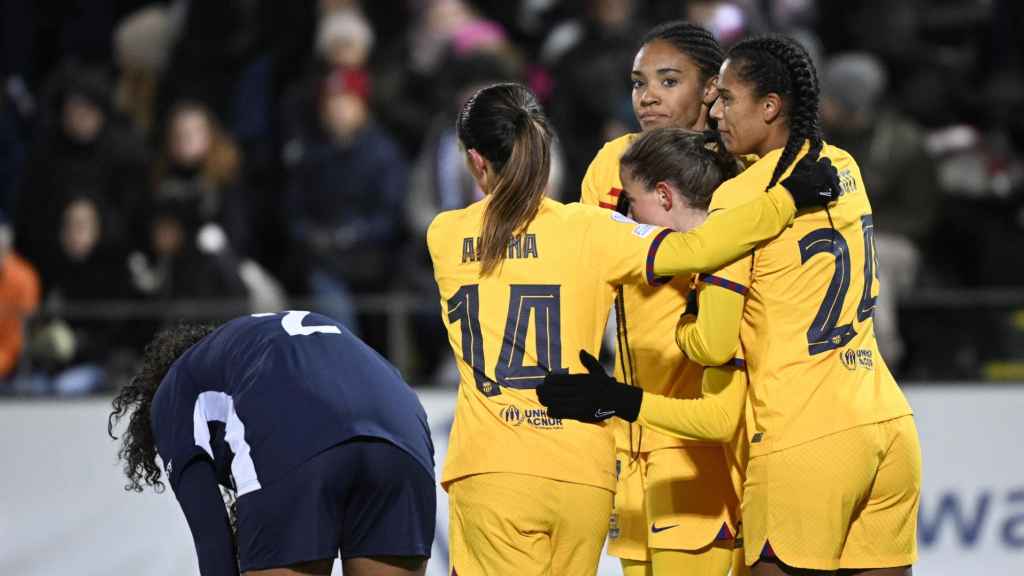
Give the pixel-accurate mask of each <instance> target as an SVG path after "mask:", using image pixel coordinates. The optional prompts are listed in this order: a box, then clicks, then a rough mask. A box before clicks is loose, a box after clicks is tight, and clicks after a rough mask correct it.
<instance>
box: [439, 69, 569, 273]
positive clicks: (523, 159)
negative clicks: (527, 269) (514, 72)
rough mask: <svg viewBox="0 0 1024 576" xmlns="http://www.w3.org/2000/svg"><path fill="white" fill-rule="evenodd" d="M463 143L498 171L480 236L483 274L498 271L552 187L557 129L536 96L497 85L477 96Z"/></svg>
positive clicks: (465, 114)
mask: <svg viewBox="0 0 1024 576" xmlns="http://www.w3.org/2000/svg"><path fill="white" fill-rule="evenodd" d="M456 128H457V131H458V133H459V140H461V141H462V144H463V146H464V147H465V148H466V149H467V150H468V149H475V150H477V152H479V153H480V154H481V155H482V156H483V157H484V158H486V159H487V160H488V161H490V163H491V166H492V168H493V169H494V172H495V180H494V185H493V187H492V188H491V189H490V190H488V191H486V192H488V195H489V197H490V198H489V200H488V204H487V208H486V209H485V211H484V220H483V230H482V232H481V235H480V262H481V266H482V268H481V273H482V275H484V276H487V275H489V274H491V273H492V272H494V269H495V268H497V267H498V266H499V265H500V264H501V263H502V262H503V261H504V260H505V257H506V255H507V254H508V245H509V241H511V240H512V238H513V236H514V235H516V234H519V233H521V232H522V231H523V230H525V229H526V227H527V226H529V224H530V222H532V221H533V219H534V217H536V216H537V211H538V210H539V209H540V203H541V200H542V199H543V197H544V192H545V190H546V189H547V184H548V175H549V173H550V170H551V140H552V138H553V134H552V130H551V127H550V125H549V124H548V121H547V118H546V117H545V116H544V113H543V111H542V110H541V108H540V105H538V104H537V101H536V99H535V98H534V96H533V94H532V93H530V91H529V90H528V89H526V88H525V87H524V86H522V85H519V84H497V85H494V86H489V87H487V88H484V89H482V90H480V91H479V92H477V93H476V94H475V95H473V97H472V98H470V99H469V101H467V102H466V105H465V107H464V108H463V110H462V113H461V114H460V115H459V120H458V123H457V126H456Z"/></svg>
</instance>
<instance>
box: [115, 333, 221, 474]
mask: <svg viewBox="0 0 1024 576" xmlns="http://www.w3.org/2000/svg"><path fill="white" fill-rule="evenodd" d="M214 329H216V326H213V325H210V324H179V325H177V326H174V327H172V328H168V329H166V330H163V331H161V332H159V333H158V334H157V335H156V336H155V337H154V338H153V340H152V342H150V343H149V344H148V345H147V346H146V350H145V352H143V354H142V365H141V366H140V367H139V369H138V371H137V372H136V373H135V376H133V377H132V379H131V381H130V382H129V383H128V384H126V385H125V386H124V387H122V388H121V390H120V391H119V392H118V394H117V396H116V397H115V398H114V401H113V402H112V406H113V411H111V413H110V416H109V417H108V418H107V434H109V435H110V437H111V438H113V439H115V440H117V439H118V437H117V435H116V434H114V428H115V427H116V426H117V424H118V423H119V422H120V421H121V419H122V418H124V417H125V416H126V415H127V416H128V427H127V428H126V429H125V431H124V434H123V435H122V436H121V447H120V448H119V449H118V451H117V457H118V460H121V461H123V462H124V473H125V476H127V477H128V483H127V484H125V487H124V489H125V490H131V491H135V492H142V490H143V488H144V487H145V486H152V487H153V489H154V490H155V491H157V492H162V491H163V489H164V484H163V482H161V481H160V467H159V466H157V463H156V456H157V454H156V441H155V439H154V438H153V425H152V420H151V417H150V408H151V406H152V404H153V396H155V395H156V390H157V388H158V387H159V386H160V382H161V381H162V380H163V379H164V375H166V374H167V370H168V369H170V367H171V364H173V363H174V361H175V360H177V359H178V357H179V356H181V355H182V354H183V353H184V352H185V351H186V350H188V349H189V348H190V347H192V345H193V344H195V343H196V342H199V341H200V340H202V339H203V338H204V337H205V336H206V335H207V334H209V333H210V332H213V331H214Z"/></svg>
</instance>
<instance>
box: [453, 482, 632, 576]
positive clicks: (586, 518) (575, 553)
mask: <svg viewBox="0 0 1024 576" xmlns="http://www.w3.org/2000/svg"><path fill="white" fill-rule="evenodd" d="M611 505H612V493H611V492H609V491H608V490H605V489H603V488H598V487H596V486H587V485H584V484H573V483H571V482H562V481H559V480H551V479H549V478H541V477H539V476H528V475H525V474H510V473H489V474H477V475H475V476H467V477H465V478H460V479H458V480H456V481H454V482H452V483H451V484H450V485H449V486H448V514H449V527H448V530H449V537H450V543H449V544H450V547H451V549H450V557H451V564H450V566H449V573H450V574H453V575H455V574H458V575H459V576H475V575H478V574H481V575H483V574H513V573H514V574H517V575H522V576H542V575H543V576H547V575H548V574H565V575H567V576H592V575H593V574H595V573H596V572H597V565H598V562H599V561H600V558H601V549H602V547H603V546H604V539H605V534H606V533H607V530H608V514H609V513H610V512H611Z"/></svg>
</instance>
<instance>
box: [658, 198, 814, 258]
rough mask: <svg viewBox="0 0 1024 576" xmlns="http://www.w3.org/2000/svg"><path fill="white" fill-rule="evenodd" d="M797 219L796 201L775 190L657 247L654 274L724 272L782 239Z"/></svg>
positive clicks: (722, 212) (668, 238) (711, 216)
mask: <svg viewBox="0 0 1024 576" xmlns="http://www.w3.org/2000/svg"><path fill="white" fill-rule="evenodd" d="M795 215H796V206H795V205H794V204H793V197H792V196H790V195H789V192H787V191H786V189H785V188H783V187H782V186H775V187H774V188H772V189H771V190H769V191H768V193H767V194H765V195H763V196H760V197H758V198H757V199H756V200H752V201H750V202H747V203H745V204H742V205H740V206H737V207H735V208H729V209H726V210H720V211H716V212H714V213H712V214H711V215H710V216H709V217H708V219H707V221H706V222H704V224H702V225H701V226H698V227H697V228H694V229H693V230H690V231H689V232H675V233H672V234H669V235H668V236H667V237H666V238H664V240H663V241H662V242H661V243H660V245H659V246H657V247H656V252H655V254H654V258H653V266H652V268H653V270H652V273H653V275H654V276H675V275H678V274H691V273H694V272H708V271H711V270H717V269H719V268H722V267H723V266H725V265H726V264H728V263H730V262H732V261H734V260H736V259H737V258H739V257H740V256H743V255H744V254H747V253H748V252H750V251H751V250H753V249H754V247H755V246H757V245H758V244H760V243H761V242H764V241H765V240H769V239H771V238H774V237H776V236H778V235H779V233H780V232H782V230H783V229H784V228H785V227H786V226H787V225H789V223H790V222H792V221H793V217H794V216H795Z"/></svg>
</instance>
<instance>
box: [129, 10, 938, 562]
mask: <svg viewBox="0 0 1024 576" xmlns="http://www.w3.org/2000/svg"><path fill="white" fill-rule="evenodd" d="M631 77H632V86H633V92H632V94H633V108H634V112H635V113H636V116H637V119H638V121H639V123H640V126H641V132H639V133H636V134H628V135H625V136H622V137H620V138H618V139H616V140H613V141H611V142H608V143H607V144H606V145H605V146H604V147H603V148H602V149H601V150H600V152H598V154H597V156H596V157H595V159H594V160H593V162H592V163H591V165H590V168H589V170H588V171H587V173H586V176H585V178H584V180H583V182H582V186H581V192H582V194H581V197H580V202H579V203H571V204H563V203H560V202H557V201H554V200H552V199H549V198H547V197H546V196H545V192H546V189H547V184H548V176H549V172H550V167H551V154H552V142H553V139H554V137H555V135H554V131H553V129H552V128H551V126H550V124H549V122H548V120H547V118H546V117H545V115H544V113H543V111H542V110H541V108H540V107H539V105H538V104H537V102H536V100H535V98H534V96H533V94H531V93H530V91H529V90H528V89H527V88H526V87H524V86H522V85H519V84H498V85H493V86H489V87H486V88H483V89H481V90H479V91H478V92H476V93H475V94H474V95H473V96H472V97H471V98H470V99H469V100H468V101H467V102H466V104H465V106H464V108H463V110H462V112H461V114H460V115H459V117H458V120H457V123H456V132H457V135H458V139H459V142H460V144H461V147H462V149H463V150H464V152H465V159H466V164H467V167H468V169H469V171H470V173H471V174H472V176H473V178H474V180H475V181H476V183H477V185H478V186H479V187H480V189H481V190H482V191H483V192H484V195H485V196H484V198H483V199H482V200H480V201H478V202H476V203H474V204H471V205H470V206H468V207H466V208H464V209H460V210H452V211H448V212H443V213H441V214H439V215H438V216H437V217H436V218H435V219H434V221H433V223H432V224H431V226H430V228H429V230H428V232H427V238H426V240H427V245H428V248H429V251H430V257H431V259H432V262H433V266H434V275H435V279H436V282H437V286H438V289H439V292H440V305H441V316H442V319H443V321H444V323H445V325H446V327H447V334H448V340H449V343H450V344H451V348H452V351H453V354H454V355H455V359H456V363H457V366H458V371H459V377H460V384H459V389H458V393H457V404H456V411H455V420H454V423H453V426H452V430H451V436H450V441H449V447H448V453H447V457H446V460H445V462H444V464H443V468H442V472H441V478H440V483H441V486H442V487H443V488H444V489H445V490H446V491H447V493H448V499H449V510H448V514H449V532H450V533H449V542H450V573H451V574H453V575H454V574H460V575H463V576H465V575H470V574H517V575H538V576H539V575H559V576H561V575H592V574H594V573H595V572H596V570H597V565H598V562H599V558H600V556H601V551H602V548H603V546H604V543H605V541H606V540H607V542H608V551H609V553H610V554H612V555H613V556H617V557H618V558H619V559H620V560H621V563H622V570H623V573H624V574H625V575H626V576H641V575H667V574H673V575H675V574H701V575H703V574H708V575H723V576H724V575H726V574H729V573H730V571H731V573H732V574H734V575H736V574H754V575H757V576H760V575H770V574H818V573H821V574H832V573H841V574H869V575H878V576H885V575H890V574H892V575H902V574H909V573H910V572H911V568H910V567H911V565H912V564H913V563H914V561H915V559H916V554H917V551H916V522H917V508H918V498H919V492H920V475H921V460H920V458H921V456H920V447H919V445H918V439H917V431H916V429H915V426H914V421H913V416H912V412H911V409H910V406H909V404H908V403H907V401H906V399H905V398H904V396H903V394H902V392H901V391H900V389H899V387H898V386H897V384H896V382H895V380H894V379H893V377H892V375H891V374H890V372H889V370H888V368H887V366H886V364H885V361H884V359H883V358H882V357H881V356H880V354H879V352H878V346H877V344H876V340H875V334H874V328H873V309H874V306H875V300H876V298H877V295H878V293H879V290H880V286H879V280H878V270H877V264H876V258H875V255H874V226H873V222H872V215H871V206H870V202H869V196H868V191H866V190H865V188H864V184H863V181H862V179H861V175H860V171H859V168H858V167H857V164H856V162H855V160H854V159H853V158H852V157H851V156H850V155H849V154H848V153H847V152H845V151H844V150H841V149H839V148H836V147H834V146H831V145H829V144H828V143H826V142H824V141H823V140H822V136H821V131H820V128H819V126H818V84H817V74H816V72H815V70H814V66H813V64H812V62H811V60H810V58H809V57H808V55H807V53H806V51H805V50H804V49H803V48H802V47H801V46H800V45H799V44H798V43H796V42H795V41H793V40H791V39H789V38H786V37H783V36H762V37H756V38H750V39H746V40H743V41H741V42H739V43H737V44H736V45H735V46H733V47H732V48H731V49H729V50H728V51H727V52H726V51H723V49H722V48H721V47H720V46H719V45H718V43H717V41H716V40H715V39H714V37H713V36H712V35H711V34H710V33H709V32H708V31H706V30H704V29H703V28H700V27H698V26H694V25H691V24H688V23H685V22H672V23H667V24H664V25H661V26H658V27H656V28H655V29H653V30H651V31H650V32H649V33H648V34H647V35H646V36H645V38H644V39H643V41H642V44H641V48H640V50H639V51H638V52H637V54H636V57H635V60H634V64H633V69H632V72H631ZM612 310H614V312H615V315H614V317H615V324H616V326H615V327H616V331H615V333H616V352H615V371H614V374H613V375H609V374H607V373H606V372H605V370H604V368H603V367H602V366H601V364H600V363H599V362H598V361H597V360H596V357H597V356H598V353H599V350H600V347H601V341H602V337H603V335H604V333H605V325H606V322H607V320H608V317H609V312H610V311H612ZM114 408H115V411H114V413H113V414H112V421H111V426H113V424H114V423H116V421H117V420H118V419H120V418H121V417H123V416H129V417H130V418H129V425H128V428H127V430H126V432H125V435H124V443H123V445H122V449H121V453H120V454H121V456H122V458H123V459H124V460H125V462H126V463H125V469H126V472H127V474H128V477H129V487H131V488H134V489H141V487H142V485H143V484H149V485H154V486H160V485H161V482H160V478H161V468H160V466H158V464H157V462H156V457H157V455H159V457H160V460H161V461H162V463H163V468H164V471H165V472H166V474H167V478H168V483H169V484H170V485H171V487H172V489H173V491H174V493H175V495H176V497H177V498H178V500H179V502H180V504H181V507H182V510H183V511H184V513H185V517H186V520H187V521H188V524H189V528H190V530H191V532H192V535H193V539H194V541H195V544H196V550H197V555H198V557H199V565H200V569H201V572H202V573H203V574H204V576H207V575H210V574H216V575H220V574H238V572H239V570H241V571H242V572H244V573H247V574H268V575H270V574H329V573H330V569H331V563H332V562H333V560H334V559H335V558H336V557H338V556H339V554H340V556H341V558H342V562H343V568H344V571H345V573H346V574H379V575H390V574H395V575H404V574H422V573H423V572H424V570H425V566H426V558H427V557H428V556H429V554H430V544H431V542H432V540H433V530H434V524H433V520H434V513H435V511H434V491H433V487H434V478H433V466H432V465H433V447H432V445H431V441H430V436H429V428H428V426H427V424H426V416H425V414H424V413H423V409H422V407H421V406H420V405H419V404H418V402H417V400H416V398H415V394H413V393H412V392H411V390H410V389H409V388H408V386H407V385H405V384H404V382H402V380H401V376H400V375H399V374H398V372H397V371H396V370H395V369H394V368H393V367H392V366H391V365H390V364H388V363H387V361H386V360H384V359H383V358H381V357H380V356H378V355H376V353H374V352H373V351H372V350H370V349H369V348H368V347H366V345H365V344H363V343H362V342H360V341H359V340H358V339H356V338H355V337H354V336H352V335H351V334H350V333H348V332H347V331H346V330H345V329H344V328H342V327H341V326H340V325H339V324H338V323H337V322H335V321H333V320H331V319H330V318H327V317H324V316H320V315H316V314H310V315H307V314H306V313H298V312H289V313H283V314H275V315H257V317H246V318H240V319H236V320H233V321H231V322H229V323H227V324H225V325H223V326H221V327H219V328H216V329H213V328H212V327H209V328H197V327H180V328H176V329H172V330H171V331H169V332H165V333H164V334H161V335H159V336H158V337H157V339H156V340H154V342H153V343H152V344H151V345H150V347H149V348H147V350H146V354H145V357H144V366H143V369H142V370H141V371H140V373H139V375H138V376H137V377H136V378H135V379H134V380H133V381H132V383H131V384H130V385H129V386H127V387H125V388H124V389H123V390H122V391H121V393H120V395H119V396H118V398H117V399H115V403H114ZM218 486H223V487H225V488H228V489H229V490H230V491H231V492H232V493H233V494H234V497H235V498H236V499H235V501H234V506H233V507H232V513H231V514H229V512H228V510H226V509H225V507H224V505H223V503H222V500H221V494H220V490H219V489H218Z"/></svg>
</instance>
